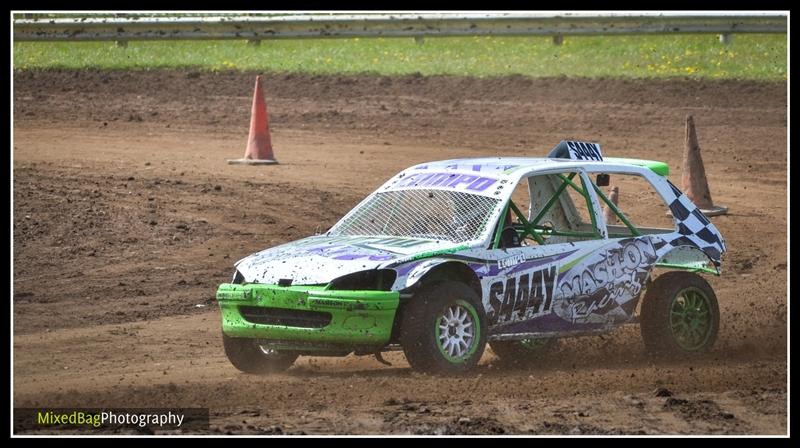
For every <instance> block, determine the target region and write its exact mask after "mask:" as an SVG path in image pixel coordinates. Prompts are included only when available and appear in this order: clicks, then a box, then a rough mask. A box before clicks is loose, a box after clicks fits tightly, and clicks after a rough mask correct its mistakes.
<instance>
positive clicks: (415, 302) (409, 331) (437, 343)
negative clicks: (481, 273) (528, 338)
mask: <svg viewBox="0 0 800 448" xmlns="http://www.w3.org/2000/svg"><path fill="white" fill-rule="evenodd" d="M486 332H487V330H486V314H485V312H484V310H483V306H482V304H481V301H480V297H478V294H477V293H476V292H475V291H474V290H473V289H472V288H470V287H469V286H467V285H465V284H464V283H460V282H454V281H445V282H442V283H437V284H434V285H430V286H427V287H425V288H424V289H422V290H421V291H420V292H419V293H418V294H417V295H416V296H415V297H414V298H413V299H412V300H411V302H409V303H408V304H407V305H406V307H405V309H404V310H403V314H402V320H401V336H400V340H401V345H402V346H403V351H404V352H405V355H406V359H407V360H408V363H409V364H411V367H412V368H413V369H414V370H419V371H423V372H429V373H438V374H458V373H464V372H467V371H469V370H470V369H471V368H473V367H475V365H477V364H478V361H479V360H480V359H481V356H482V355H483V350H484V348H485V347H486Z"/></svg>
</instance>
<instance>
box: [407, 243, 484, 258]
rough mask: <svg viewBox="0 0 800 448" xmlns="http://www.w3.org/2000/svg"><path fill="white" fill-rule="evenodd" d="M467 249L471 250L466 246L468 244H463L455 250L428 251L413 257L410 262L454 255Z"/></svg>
mask: <svg viewBox="0 0 800 448" xmlns="http://www.w3.org/2000/svg"><path fill="white" fill-rule="evenodd" d="M465 249H469V246H468V245H466V244H462V245H460V246H456V247H453V248H450V249H440V250H432V251H428V252H423V253H421V254H417V255H415V256H413V257H411V259H410V260H409V261H413V260H420V259H423V258H430V257H435V256H437V255H443V254H452V253H455V252H459V251H462V250H465Z"/></svg>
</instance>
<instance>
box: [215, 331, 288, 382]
mask: <svg viewBox="0 0 800 448" xmlns="http://www.w3.org/2000/svg"><path fill="white" fill-rule="evenodd" d="M222 345H223V346H224V347H225V354H226V355H227V356H228V359H229V360H230V362H231V364H233V366H234V367H236V368H237V369H239V370H241V371H242V372H245V373H255V374H264V373H277V372H283V371H284V370H286V369H288V368H289V367H291V366H292V364H294V361H295V360H296V359H297V356H298V355H297V354H296V353H287V352H279V351H276V350H272V349H270V348H267V347H264V346H262V345H260V344H258V342H257V341H256V340H255V339H249V338H232V337H230V336H227V335H225V334H224V333H223V335H222Z"/></svg>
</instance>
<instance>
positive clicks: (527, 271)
mask: <svg viewBox="0 0 800 448" xmlns="http://www.w3.org/2000/svg"><path fill="white" fill-rule="evenodd" d="M526 180H527V193H528V194H527V197H525V198H524V200H525V201H527V204H528V207H527V210H520V209H521V208H522V207H520V206H519V205H518V204H519V203H520V202H522V200H523V197H522V196H523V195H522V194H518V192H517V191H516V190H515V192H514V194H513V195H512V200H511V201H510V203H509V209H511V210H512V211H513V213H512V215H516V218H518V224H520V222H521V224H522V225H518V226H517V229H518V230H519V229H522V228H523V227H527V228H528V229H527V230H532V231H533V232H529V233H526V232H522V233H521V235H520V236H521V237H524V238H523V242H522V243H523V245H521V246H519V247H496V248H495V250H496V251H497V252H499V253H498V254H497V255H496V256H497V273H496V275H495V276H493V277H491V278H490V280H489V281H488V282H486V284H485V285H484V288H488V296H489V304H488V305H489V306H488V307H487V308H488V310H489V312H488V313H487V314H488V318H489V324H490V327H491V331H492V332H493V333H495V334H506V335H510V334H521V333H550V332H569V331H572V330H573V329H576V330H580V329H582V328H583V326H582V325H581V319H574V318H573V316H580V315H581V313H589V314H591V313H592V312H593V311H595V310H597V309H598V307H603V306H605V305H607V299H605V298H602V299H600V300H596V302H597V303H592V300H594V299H597V298H596V297H594V296H592V295H591V294H593V293H595V291H594V290H593V289H591V288H590V285H588V284H586V285H584V284H583V283H581V280H582V274H583V273H582V272H580V273H579V269H581V267H582V266H584V262H586V261H590V260H591V257H592V255H593V254H594V253H596V252H598V251H602V248H603V246H604V245H607V244H608V238H607V234H606V228H605V224H604V223H603V221H602V219H601V217H600V215H601V213H600V207H599V204H598V201H597V198H596V196H595V194H594V192H593V191H592V190H593V187H592V185H593V184H592V183H591V180H590V179H589V178H588V176H587V175H586V173H584V172H583V171H582V170H576V169H573V170H571V171H565V172H555V173H547V174H536V175H533V176H530V177H528V178H527V179H526ZM587 187H588V188H587ZM517 188H518V189H519V185H518V187H517ZM570 190H571V191H574V193H575V194H573V195H570V194H569V193H567V191H570ZM598 217H600V218H598ZM530 233H532V234H530ZM564 274H566V277H565V276H564ZM574 274H578V275H577V276H578V278H577V280H578V283H577V285H573V280H574V279H572V278H570V279H569V281H568V282H564V281H563V279H564V278H567V277H570V276H571V275H574ZM587 280H588V279H587ZM584 291H586V292H587V293H588V295H587V294H584ZM573 327H574V328H573Z"/></svg>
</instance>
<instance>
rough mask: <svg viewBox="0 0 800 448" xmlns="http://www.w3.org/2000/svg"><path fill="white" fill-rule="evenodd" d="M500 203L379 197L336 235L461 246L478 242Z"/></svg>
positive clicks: (464, 196) (415, 195) (441, 196)
mask: <svg viewBox="0 0 800 448" xmlns="http://www.w3.org/2000/svg"><path fill="white" fill-rule="evenodd" d="M497 203H498V200H497V199H492V198H488V197H484V196H479V195H475V194H469V193H463V192H458V191H443V190H432V189H431V190H428V189H419V190H397V191H387V192H383V193H378V194H376V195H375V196H373V197H372V198H371V199H370V200H369V201H367V202H366V203H364V204H362V205H361V206H360V207H359V208H358V209H357V210H356V211H355V212H354V213H353V214H352V215H350V216H348V217H347V218H345V219H344V220H342V221H340V222H339V224H337V225H336V227H334V228H333V229H331V234H332V235H359V236H365V235H366V236H378V235H380V236H399V237H411V238H427V239H435V240H445V241H452V242H454V243H461V242H465V241H470V240H474V239H476V238H477V237H478V236H480V234H481V232H482V231H483V229H484V226H485V224H486V221H487V219H488V218H489V214H490V213H491V212H492V210H493V209H494V207H495V206H496V205H497Z"/></svg>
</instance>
